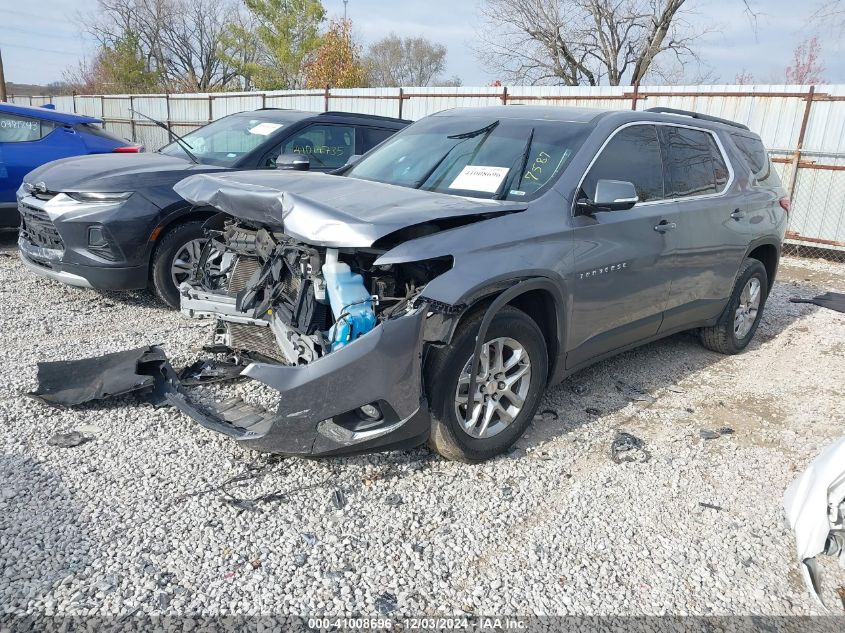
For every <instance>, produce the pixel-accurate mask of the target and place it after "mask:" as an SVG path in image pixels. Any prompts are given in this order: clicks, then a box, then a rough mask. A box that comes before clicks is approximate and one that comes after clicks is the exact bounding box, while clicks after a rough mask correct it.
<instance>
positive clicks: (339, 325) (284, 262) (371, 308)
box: [180, 220, 452, 366]
mask: <svg viewBox="0 0 845 633" xmlns="http://www.w3.org/2000/svg"><path fill="white" fill-rule="evenodd" d="M382 252H383V251H379V250H377V249H354V250H352V249H350V250H346V249H336V248H324V247H314V246H310V245H307V244H304V243H302V242H298V241H296V240H295V239H293V238H291V237H290V236H288V235H286V234H284V233H282V232H280V231H278V230H274V229H271V228H266V227H262V226H260V225H258V224H252V223H250V222H247V221H243V220H237V221H233V220H230V221H227V222H226V223H225V224H224V226H223V228H222V230H210V231H209V241H208V243H207V244H206V247H205V249H204V252H203V255H202V257H201V259H200V262H199V266H198V269H197V271H196V274H195V277H194V279H193V280H191V281H190V282H185V283H183V284H182V287H181V288H180V292H181V295H182V312H183V313H185V314H187V315H188V316H190V317H193V318H209V317H213V318H217V319H218V323H217V326H216V329H215V341H214V342H215V345H219V346H223V347H225V348H228V349H231V350H233V351H235V352H237V353H240V354H243V355H245V356H246V357H248V358H253V359H255V360H259V361H263V362H272V363H279V364H283V365H291V366H296V365H304V364H307V363H310V362H312V361H314V360H316V359H318V358H321V357H323V356H326V355H327V354H330V353H331V352H333V351H337V350H338V349H340V348H342V347H344V346H346V345H348V344H349V343H351V342H353V341H355V340H356V339H358V338H360V337H362V336H365V335H366V334H367V333H368V332H370V331H371V330H373V329H374V328H376V327H378V326H379V325H380V324H381V323H382V322H384V321H385V320H389V319H391V318H394V317H396V316H401V315H403V314H407V313H408V312H409V311H410V310H412V309H413V308H414V306H415V304H416V302H417V300H418V299H419V297H420V295H421V293H422V289H423V288H424V286H425V284H426V283H428V281H430V280H431V279H433V278H434V277H436V276H438V275H440V274H442V273H443V272H445V271H446V270H448V269H449V268H450V267H451V264H452V261H451V258H439V259H431V260H425V261H422V262H412V263H403V264H394V265H386V266H376V265H375V261H376V260H377V258H378V257H379V256H380V255H381V254H382Z"/></svg>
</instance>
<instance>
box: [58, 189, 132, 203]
mask: <svg viewBox="0 0 845 633" xmlns="http://www.w3.org/2000/svg"><path fill="white" fill-rule="evenodd" d="M65 194H66V195H67V196H68V197H69V198H73V199H74V200H76V201H77V202H104V203H105V202H112V203H113V202H122V201H123V200H126V199H127V198H128V197H129V196H131V195H132V192H131V191H124V192H105V193H93V192H89V191H66V192H65Z"/></svg>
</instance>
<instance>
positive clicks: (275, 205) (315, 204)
mask: <svg viewBox="0 0 845 633" xmlns="http://www.w3.org/2000/svg"><path fill="white" fill-rule="evenodd" d="M174 189H175V190H176V193H178V194H179V195H180V196H182V197H183V198H184V199H185V200H188V201H189V202H192V203H194V204H197V205H210V206H213V207H215V208H217V209H219V210H220V211H223V212H225V213H228V214H229V215H232V216H234V217H237V218H240V219H244V220H252V221H254V222H258V223H261V224H265V225H269V226H276V227H279V228H281V229H282V230H283V231H284V232H285V233H286V234H287V235H290V236H291V237H294V238H296V239H299V240H301V241H303V242H306V243H308V244H312V245H315V246H331V247H349V248H366V247H369V246H372V245H373V243H374V242H375V241H376V240H378V239H379V238H382V237H384V236H386V235H389V234H390V233H393V232H394V231H398V230H399V229H402V228H405V227H409V226H413V225H417V224H423V223H425V222H430V221H437V220H443V219H448V218H470V217H472V216H479V219H483V218H486V217H491V216H495V215H502V214H505V213H512V212H514V211H522V210H524V209H525V208H526V206H525V204H515V203H512V202H502V201H498V200H479V199H476V198H465V197H461V196H450V195H447V194H442V193H434V192H431V191H421V190H419V189H409V188H408V187H399V186H396V185H388V184H384V183H380V182H372V181H368V180H360V179H357V178H347V177H344V176H329V175H324V174H317V173H307V172H306V173H303V172H287V173H284V172H240V173H234V174H220V175H217V174H205V175H199V176H191V177H189V178H186V179H185V180H182V181H181V182H179V183H177V184H176V186H175V187H174Z"/></svg>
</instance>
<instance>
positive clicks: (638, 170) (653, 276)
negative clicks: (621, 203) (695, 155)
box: [566, 123, 677, 367]
mask: <svg viewBox="0 0 845 633" xmlns="http://www.w3.org/2000/svg"><path fill="white" fill-rule="evenodd" d="M600 179H610V180H626V181H629V182H632V183H633V184H634V186H635V187H636V189H637V195H638V197H639V199H640V202H638V203H637V204H636V205H634V207H633V208H632V209H629V210H627V211H599V212H596V213H593V214H591V215H579V216H577V217H575V218H574V219H573V223H574V227H575V228H574V231H573V235H574V245H575V249H574V257H575V268H576V272H575V275H574V279H572V285H571V287H572V288H573V302H572V315H571V318H570V323H569V330H568V341H567V350H568V354H567V361H566V364H567V367H574V366H576V365H579V364H581V363H582V362H585V361H587V360H589V359H591V358H594V357H596V356H600V355H602V354H605V353H608V352H611V351H613V350H615V349H618V348H620V347H624V346H626V345H629V344H632V343H636V342H638V341H641V340H643V339H647V338H649V337H651V336H654V335H655V334H657V331H658V329H659V328H660V323H661V320H662V318H663V310H664V308H665V305H666V300H667V298H668V296H669V289H670V285H671V281H672V275H673V260H674V253H675V250H676V249H677V242H676V237H675V230H674V228H675V226H676V223H677V207H676V205H675V204H674V202H672V201H670V200H666V198H665V192H664V170H663V159H662V154H661V150H660V143H659V140H658V134H657V129H656V127H655V126H654V125H651V124H640V123H637V124H633V125H626V126H623V127H622V128H620V129H619V130H617V131H616V132H615V133H614V135H613V136H611V138H610V140H609V141H607V142H606V144H605V146H604V148H603V149H602V150H601V152H600V153H599V155H598V156H597V157H596V160H595V161H594V163H593V165H592V166H591V167H590V169H589V170H588V171H587V174H586V176H585V177H584V180H583V182H582V185H581V188H580V191H579V193H578V196H581V197H588V198H589V197H591V195H590V192H591V191H595V184H596V182H597V181H598V180H600Z"/></svg>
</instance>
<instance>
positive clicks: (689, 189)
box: [661, 125, 729, 198]
mask: <svg viewBox="0 0 845 633" xmlns="http://www.w3.org/2000/svg"><path fill="white" fill-rule="evenodd" d="M661 128H662V134H663V146H664V150H665V153H666V156H665V159H666V160H665V162H666V185H667V186H666V196H667V197H668V198H689V197H691V196H702V195H711V194H715V193H720V192H721V191H723V190H724V189H725V186H726V185H727V183H728V175H729V174H728V167H727V164H726V163H725V159H724V157H723V156H722V152H721V150H720V149H719V146H718V145H717V144H716V139H715V138H713V135H712V134H710V133H709V132H705V131H703V130H693V129H690V128H684V127H677V126H674V125H666V126H661Z"/></svg>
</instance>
